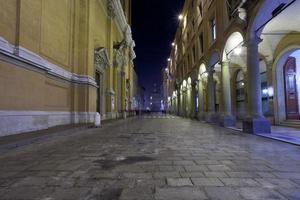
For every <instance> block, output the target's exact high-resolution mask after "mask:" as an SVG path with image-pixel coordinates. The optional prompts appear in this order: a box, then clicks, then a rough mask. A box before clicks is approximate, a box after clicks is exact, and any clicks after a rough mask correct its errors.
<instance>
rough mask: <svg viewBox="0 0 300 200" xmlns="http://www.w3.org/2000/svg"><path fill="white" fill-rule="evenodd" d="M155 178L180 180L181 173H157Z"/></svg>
mask: <svg viewBox="0 0 300 200" xmlns="http://www.w3.org/2000/svg"><path fill="white" fill-rule="evenodd" d="M154 178H180V174H179V172H156V173H154Z"/></svg>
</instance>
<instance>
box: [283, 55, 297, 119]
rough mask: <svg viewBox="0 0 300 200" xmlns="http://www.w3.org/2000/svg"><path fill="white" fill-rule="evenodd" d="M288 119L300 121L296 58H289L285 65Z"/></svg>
mask: <svg viewBox="0 0 300 200" xmlns="http://www.w3.org/2000/svg"><path fill="white" fill-rule="evenodd" d="M284 79H285V100H286V119H287V120H289V119H300V118H299V107H298V94H297V82H296V58H294V57H289V58H288V59H287V61H286V63H285V65H284Z"/></svg>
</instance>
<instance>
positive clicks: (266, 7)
mask: <svg viewBox="0 0 300 200" xmlns="http://www.w3.org/2000/svg"><path fill="white" fill-rule="evenodd" d="M290 3H295V4H294V5H297V6H299V5H300V4H299V1H294V0H280V1H269V0H261V1H258V2H257V4H256V6H255V8H254V9H253V13H252V14H251V16H253V17H252V18H250V19H249V26H248V30H247V39H251V38H255V37H260V36H261V34H262V32H263V29H264V27H265V26H266V25H267V24H265V26H263V25H264V23H266V22H268V21H269V20H270V19H272V17H273V12H274V11H275V9H278V8H280V6H281V5H282V4H285V6H287V5H289V4H290ZM294 5H293V6H294ZM294 7H296V6H294ZM298 10H299V9H294V11H296V13H298ZM290 14H291V13H290ZM287 24H288V23H287ZM283 25H286V24H283Z"/></svg>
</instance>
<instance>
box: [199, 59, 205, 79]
mask: <svg viewBox="0 0 300 200" xmlns="http://www.w3.org/2000/svg"><path fill="white" fill-rule="evenodd" d="M206 71H207V69H206V65H205V64H204V63H202V64H201V65H200V67H199V72H198V80H201V79H203V78H204V77H206V76H207V72H206Z"/></svg>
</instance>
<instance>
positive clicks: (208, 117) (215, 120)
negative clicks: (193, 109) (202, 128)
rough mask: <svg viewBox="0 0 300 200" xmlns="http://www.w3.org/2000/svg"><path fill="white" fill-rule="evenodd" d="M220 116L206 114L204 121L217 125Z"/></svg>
mask: <svg viewBox="0 0 300 200" xmlns="http://www.w3.org/2000/svg"><path fill="white" fill-rule="evenodd" d="M219 119H220V116H219V115H218V114H217V113H208V114H207V115H206V117H205V121H206V122H208V123H213V124H218V123H219Z"/></svg>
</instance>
